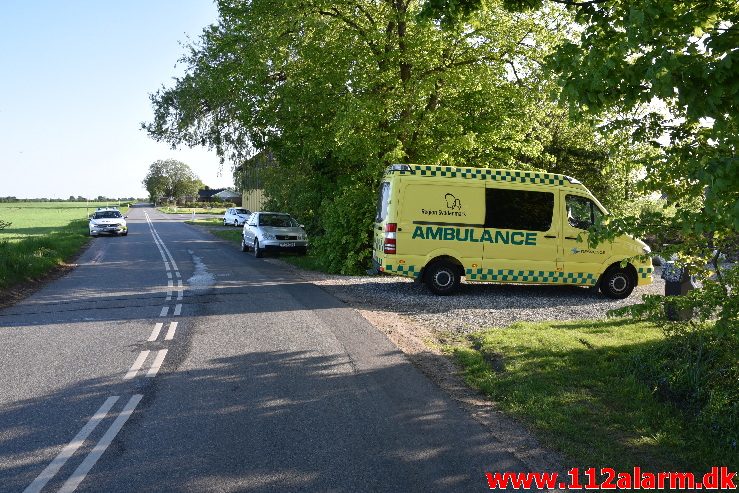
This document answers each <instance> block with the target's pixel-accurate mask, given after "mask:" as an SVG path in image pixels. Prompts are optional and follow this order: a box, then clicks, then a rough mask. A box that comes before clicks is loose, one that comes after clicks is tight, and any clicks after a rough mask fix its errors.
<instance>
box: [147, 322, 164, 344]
mask: <svg viewBox="0 0 739 493" xmlns="http://www.w3.org/2000/svg"><path fill="white" fill-rule="evenodd" d="M162 325H164V324H163V323H161V322H159V323H157V324H156V325H155V326H154V330H152V331H151V335H150V336H149V342H154V341H156V340H157V338H158V337H159V332H160V331H161V330H162Z"/></svg>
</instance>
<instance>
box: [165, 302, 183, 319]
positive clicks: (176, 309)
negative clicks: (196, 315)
mask: <svg viewBox="0 0 739 493" xmlns="http://www.w3.org/2000/svg"><path fill="white" fill-rule="evenodd" d="M167 308H169V307H167ZM181 313H182V303H177V304H176V305H175V306H174V316H175V317H177V316H179V315H180V314H181Z"/></svg>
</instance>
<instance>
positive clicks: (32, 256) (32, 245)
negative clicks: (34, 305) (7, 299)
mask: <svg viewBox="0 0 739 493" xmlns="http://www.w3.org/2000/svg"><path fill="white" fill-rule="evenodd" d="M88 239H89V238H88V237H87V221H86V220H84V219H76V220H74V221H72V222H70V223H69V224H67V225H66V226H62V227H57V228H54V229H53V230H52V231H49V232H47V233H45V234H43V235H38V236H27V237H25V238H22V239H18V240H15V241H10V240H0V289H7V288H10V287H13V286H14V285H17V284H20V283H22V282H24V281H28V280H35V279H39V278H41V277H42V276H43V275H44V274H47V273H48V272H49V271H51V270H53V269H54V268H56V267H58V266H59V265H61V264H62V263H64V262H65V261H67V260H69V258H71V257H72V256H73V255H75V254H76V253H77V252H78V251H79V249H80V248H81V247H82V246H83V245H84V244H85V243H87V241H88Z"/></svg>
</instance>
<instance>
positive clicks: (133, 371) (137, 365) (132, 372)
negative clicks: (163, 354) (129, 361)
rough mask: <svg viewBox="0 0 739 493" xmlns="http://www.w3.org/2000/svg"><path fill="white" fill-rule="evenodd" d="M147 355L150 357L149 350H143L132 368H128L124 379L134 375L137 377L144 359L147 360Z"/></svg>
mask: <svg viewBox="0 0 739 493" xmlns="http://www.w3.org/2000/svg"><path fill="white" fill-rule="evenodd" d="M147 357H149V351H148V350H146V351H141V353H139V355H138V357H137V358H136V360H135V361H134V362H133V365H131V368H130V369H129V370H128V372H127V373H126V375H125V376H124V377H123V380H130V379H132V378H133V377H135V376H136V375H137V374H138V372H139V370H140V369H141V367H142V366H143V364H144V361H146V358H147Z"/></svg>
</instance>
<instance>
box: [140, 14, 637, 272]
mask: <svg viewBox="0 0 739 493" xmlns="http://www.w3.org/2000/svg"><path fill="white" fill-rule="evenodd" d="M421 7H422V2H420V1H418V0H394V1H389V0H383V1H378V2H372V1H367V0H353V1H349V2H339V3H337V2H331V1H329V0H310V1H307V2H306V1H304V0H283V1H280V2H277V1H276V0H254V1H252V2H241V1H235V0H233V1H232V0H221V1H219V2H218V8H219V12H220V18H219V22H218V24H216V25H213V26H210V27H208V28H207V29H205V31H204V32H203V35H202V36H201V38H200V40H199V42H198V43H196V44H194V45H192V46H190V47H189V53H188V54H187V55H186V56H185V57H184V61H185V62H186V63H187V65H188V70H187V72H186V75H185V76H184V77H182V78H179V79H177V80H176V81H175V84H174V86H173V87H171V88H162V89H161V90H160V91H158V92H157V93H156V94H154V95H152V103H153V106H154V120H153V121H152V122H150V123H147V124H144V128H145V129H146V130H147V131H148V133H149V134H150V136H152V137H153V138H155V139H158V140H163V141H167V142H169V143H170V144H172V145H179V144H187V145H207V146H210V147H212V148H214V149H215V150H216V151H217V152H218V153H219V155H220V156H221V157H222V158H223V159H226V158H230V159H232V160H234V161H235V162H237V163H239V165H238V166H237V167H236V173H235V174H236V179H237V182H238V183H241V184H242V186H243V187H244V188H249V187H255V186H264V188H265V190H266V192H267V195H268V197H269V198H270V202H269V205H268V207H269V208H271V209H278V210H285V211H286V212H290V213H292V214H293V215H295V216H296V217H298V218H300V220H301V221H302V222H305V223H306V225H307V226H309V232H310V233H311V234H312V235H313V237H321V236H324V235H326V237H327V238H332V239H333V240H339V241H338V242H337V243H334V247H333V248H332V250H335V251H331V253H329V252H325V257H324V258H323V261H325V264H326V265H327V266H328V267H329V268H330V269H332V270H337V271H339V270H340V271H344V272H358V271H361V270H363V269H364V268H365V267H366V265H362V263H363V262H365V260H366V259H367V258H368V250H369V247H370V232H371V229H370V225H371V219H372V211H371V207H370V204H373V203H374V200H373V194H374V191H375V190H376V188H377V185H378V181H379V178H380V177H381V175H382V170H383V169H384V168H385V167H386V166H387V165H388V164H391V163H394V162H422V163H428V164H449V165H461V166H489V167H497V168H503V167H510V168H517V169H541V168H556V169H557V170H558V171H559V170H561V171H569V170H574V171H575V172H576V173H578V174H579V176H578V178H579V179H580V180H582V181H583V182H584V183H586V185H587V184H590V185H592V186H595V187H596V188H598V187H600V186H601V184H603V183H604V180H603V173H607V171H604V170H605V169H606V168H608V166H609V163H615V162H616V161H615V158H614V155H615V154H614V153H611V152H610V150H611V149H617V148H619V147H620V146H616V145H615V144H614V145H611V144H613V143H614V142H610V141H609V142H610V143H606V144H605V146H606V147H607V148H608V152H603V150H602V148H603V146H604V140H603V139H601V138H600V137H599V136H598V132H597V131H596V130H595V128H594V122H593V121H590V122H588V121H583V122H581V123H579V124H577V125H574V124H572V122H571V119H570V117H569V115H567V113H566V112H563V111H562V110H561V109H559V108H558V107H557V105H556V104H555V103H553V102H551V101H549V100H548V99H547V95H548V93H549V92H551V89H552V88H553V86H552V81H551V80H550V79H548V78H546V77H545V76H544V75H543V73H542V71H541V63H542V60H543V59H544V58H545V57H546V56H547V55H550V54H551V47H552V46H553V45H554V43H555V42H556V39H557V33H558V32H560V31H561V30H562V29H565V28H566V26H567V25H568V23H569V22H570V18H569V16H568V15H567V14H566V13H565V12H564V11H563V10H561V9H559V10H552V11H551V12H548V13H542V14H536V15H529V14H527V15H520V14H516V13H510V12H506V11H505V10H503V9H502V8H501V6H500V4H498V3H496V2H490V3H489V4H486V5H485V7H484V9H483V11H481V12H479V13H475V14H472V15H471V16H470V18H469V19H468V22H467V23H465V24H462V25H457V26H452V27H450V28H449V29H446V30H445V29H441V27H440V26H439V25H438V24H436V23H434V22H431V21H430V20H427V19H424V18H423V17H421V16H420V15H419V14H420V13H421ZM608 137H609V138H610V136H608ZM588 160H592V162H591V163H590V165H589V166H588V165H586V162H587V161H588ZM266 163H270V164H271V165H269V166H266V165H265V164H266ZM575 164H576V166H575ZM571 165H572V166H571ZM255 170H256V171H259V173H258V174H257V175H255V174H254V173H253V171H255ZM568 174H574V173H571V172H570V173H568ZM625 175H628V173H625ZM619 176H620V175H619ZM626 178H627V179H628V176H626ZM613 182H615V181H613ZM345 188H346V190H345ZM360 188H361V190H360ZM601 188H603V189H604V191H605V193H607V194H612V195H613V196H614V197H618V198H619V199H620V198H621V196H622V195H623V193H622V191H621V190H615V189H614V190H611V189H610V188H609V187H601ZM360 197H362V198H363V199H366V200H368V202H367V203H362V204H361V206H360V204H359V203H358V202H357V201H358V200H359V198H360ZM606 202H608V200H607V201H606ZM350 203H354V204H355V205H357V206H358V207H357V208H354V209H350V208H348V207H346V208H344V209H343V210H344V213H346V214H348V216H347V217H346V218H339V217H337V216H336V214H335V212H333V211H331V207H332V205H334V204H335V205H337V206H339V207H344V206H346V205H348V204H350ZM319 241H321V240H319ZM327 241H328V240H327ZM321 255H324V253H321ZM338 259H343V260H342V261H339V260H338Z"/></svg>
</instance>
